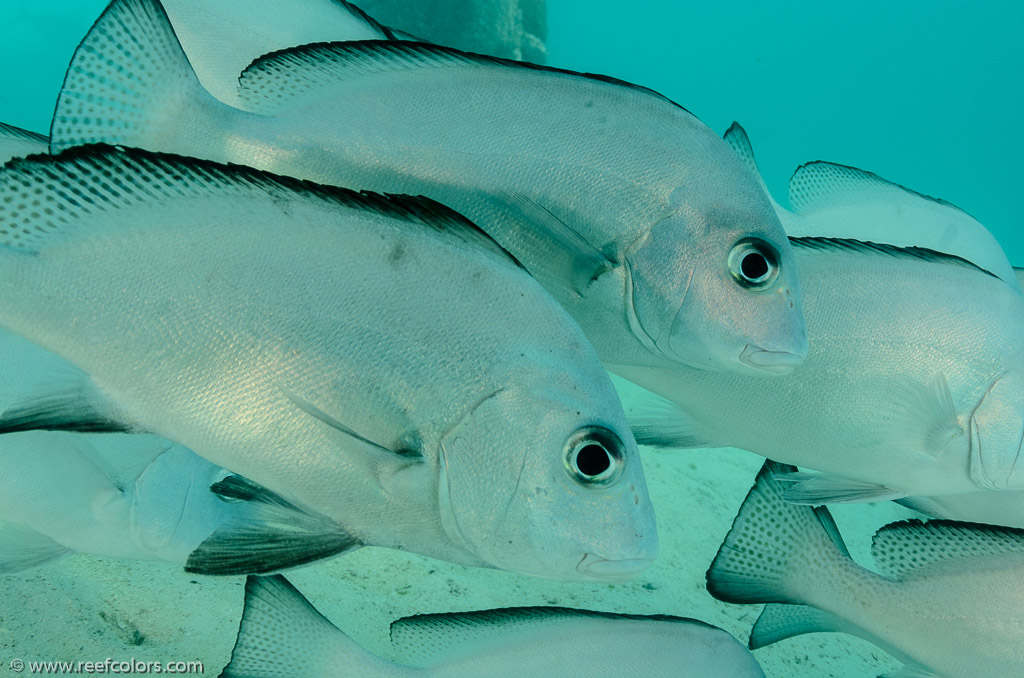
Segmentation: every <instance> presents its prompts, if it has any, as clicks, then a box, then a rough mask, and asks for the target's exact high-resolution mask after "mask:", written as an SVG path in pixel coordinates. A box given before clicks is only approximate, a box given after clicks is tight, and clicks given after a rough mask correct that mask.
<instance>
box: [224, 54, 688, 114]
mask: <svg viewBox="0 0 1024 678" xmlns="http://www.w3.org/2000/svg"><path fill="white" fill-rule="evenodd" d="M377 51H385V52H390V53H394V54H401V55H405V56H409V57H413V58H416V57H418V56H425V55H426V56H432V57H437V56H444V57H447V58H449V59H452V60H455V61H463V62H466V63H476V64H481V65H488V66H508V67H511V68H525V69H529V70H534V71H542V72H546V73H559V74H561V75H570V76H577V77H582V78H586V79H588V80H595V81H597V82H602V83H605V84H609V85H618V86H622V87H628V88H630V89H632V90H636V91H637V92H642V93H644V94H649V95H652V96H655V97H657V98H658V99H661V100H662V101H665V102H666V103H669V104H671V105H673V106H675V107H676V108H678V109H679V110H681V111H683V112H685V113H686V114H687V115H691V116H693V117H694V118H696V117H697V116H695V115H693V113H691V112H690V111H688V110H687V109H685V108H683V107H682V106H680V105H679V104H677V103H676V102H674V101H672V100H671V99H669V98H668V97H666V96H665V95H663V94H661V93H659V92H657V91H655V90H653V89H650V88H649V87H644V86H643V85H636V84H633V83H631V82H627V81H625V80H620V79H618V78H613V77H611V76H608V75H600V74H597V73H581V72H578V71H570V70H568V69H564V68H555V67H553V66H541V65H539V64H534V63H531V62H528V61H513V60H512V59H504V58H502V57H495V56H489V55H486V54H475V53H473V52H464V51H462V50H458V49H455V48H454V47H443V46H441V45H434V44H432V43H428V42H407V41H389V40H357V41H351V42H314V43H310V44H308V45H300V46H298V47H289V48H286V49H281V50H277V51H275V52H270V53H269V54H264V55H263V56H261V57H259V58H257V59H255V60H254V61H253V62H252V63H251V64H249V66H248V67H247V68H246V69H245V70H244V71H242V73H241V75H239V78H238V79H239V82H243V80H244V78H245V75H246V73H249V72H251V71H253V70H254V69H257V68H262V67H264V66H265V65H266V64H268V63H270V62H273V61H278V60H293V61H304V60H307V59H315V58H316V54H317V53H318V52H331V53H334V54H336V55H338V56H344V55H345V53H351V54H362V55H370V54H374V53H375V52H377Z"/></svg>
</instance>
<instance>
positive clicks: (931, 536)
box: [871, 518, 1024, 578]
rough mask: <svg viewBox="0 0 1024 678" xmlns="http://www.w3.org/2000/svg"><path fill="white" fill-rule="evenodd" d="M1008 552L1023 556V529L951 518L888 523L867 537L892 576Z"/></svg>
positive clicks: (873, 553)
mask: <svg viewBox="0 0 1024 678" xmlns="http://www.w3.org/2000/svg"><path fill="white" fill-rule="evenodd" d="M1011 553H1012V554H1017V555H1020V556H1024V530H1020V529H1014V528H1011V527H996V526H993V525H982V524H979V523H963V522H959V521H954V520H932V521H928V522H923V521H920V520H917V519H916V518H915V519H911V520H904V521H900V522H898V523H891V524H889V525H886V526H885V527H883V528H881V529H880V530H878V532H876V533H875V536H874V537H873V538H872V540H871V556H872V557H873V558H874V559H875V564H876V565H878V568H879V569H880V570H881V571H882V572H883V573H884V574H887V575H889V576H891V577H896V578H900V577H903V576H906V575H908V574H912V573H914V572H915V571H917V570H919V569H921V568H927V567H932V566H934V565H936V564H939V563H944V562H951V561H955V560H959V559H966V558H977V557H981V556H993V555H1004V554H1011Z"/></svg>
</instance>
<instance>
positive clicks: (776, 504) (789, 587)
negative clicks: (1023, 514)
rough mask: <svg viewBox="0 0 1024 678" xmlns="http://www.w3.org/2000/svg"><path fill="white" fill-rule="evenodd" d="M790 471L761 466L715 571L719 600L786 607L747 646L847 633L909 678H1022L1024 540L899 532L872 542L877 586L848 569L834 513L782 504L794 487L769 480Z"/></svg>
mask: <svg viewBox="0 0 1024 678" xmlns="http://www.w3.org/2000/svg"><path fill="white" fill-rule="evenodd" d="M792 470H793V469H791V468H787V467H782V466H780V465H775V464H773V462H768V463H766V464H765V467H764V468H763V469H762V471H761V473H760V474H759V475H758V478H757V481H756V483H755V485H754V487H753V489H751V491H750V493H749V494H748V495H747V498H746V500H745V501H744V503H743V506H742V507H741V508H740V511H739V514H738V515H737V517H736V520H735V521H734V523H733V527H732V529H731V530H730V532H729V534H728V536H727V537H726V539H725V542H724V544H723V546H722V548H721V549H720V550H719V552H718V556H717V557H716V558H715V561H714V562H713V563H712V565H711V567H710V569H709V570H708V590H709V591H711V593H712V595H714V596H715V597H716V598H719V599H720V600H725V601H728V602H739V603H755V602H757V603H760V602H767V603H786V604H787V605H773V604H769V605H768V606H767V607H766V608H765V612H764V615H763V618H762V619H761V620H759V621H758V623H757V625H755V627H754V630H753V631H752V634H751V642H750V644H751V647H761V646H762V645H765V644H768V643H770V642H775V641H776V640H780V639H782V638H787V637H789V636H793V635H797V634H800V633H808V632H811V631H826V630H830V631H846V632H849V633H854V634H856V635H859V636H861V637H863V638H865V639H867V640H870V641H871V642H874V643H875V644H877V645H879V646H880V647H882V648H884V649H886V650H887V651H888V652H890V653H892V654H893V655H894V656H896V657H897V658H899V659H901V660H902V661H904V662H907V663H908V664H910V666H908V667H907V669H906V672H907V675H920V676H943V677H944V678H957V677H959V676H965V677H966V676H986V677H992V678H995V677H997V676H1015V675H1021V673H1022V672H1024V649H1022V648H1024V643H1022V640H1024V635H1022V634H1024V631H1022V629H1024V615H1022V612H1021V610H1024V593H1022V592H1024V536H1022V533H1021V532H1019V531H1016V530H1008V529H998V528H987V527H984V526H973V525H970V524H962V523H954V522H950V521H939V522H937V523H921V522H920V521H906V522H902V523H894V524H892V525H888V526H886V527H884V528H882V529H881V530H879V532H878V533H877V534H876V535H875V539H874V542H873V546H872V555H873V557H874V558H875V561H876V564H877V565H878V566H879V567H880V568H881V570H882V572H883V574H882V575H879V574H876V573H874V572H871V571H870V570H867V569H864V568H862V567H860V566H859V565H857V564H856V563H855V562H854V561H853V560H852V559H851V558H850V556H849V553H848V551H847V550H846V547H845V546H844V545H843V543H842V540H841V538H840V537H839V536H838V530H837V529H836V527H835V523H834V522H833V521H832V519H831V516H830V515H829V514H828V511H827V509H824V508H819V509H813V508H811V507H809V506H800V505H795V504H790V503H788V502H786V501H785V500H783V494H784V493H785V491H786V483H785V482H784V481H781V480H779V479H778V478H774V477H773V474H774V473H780V472H781V473H785V472H787V471H792ZM783 477H784V476H783ZM796 606H812V607H813V608H815V609H813V610H810V609H806V608H801V607H796ZM914 670H916V671H917V673H913V671H914Z"/></svg>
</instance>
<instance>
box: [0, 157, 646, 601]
mask: <svg viewBox="0 0 1024 678" xmlns="http://www.w3.org/2000/svg"><path fill="white" fill-rule="evenodd" d="M0 201H2V203H0V204H7V205H10V206H11V207H10V208H9V209H5V210H3V211H0V245H2V246H0V306H2V307H3V310H2V311H0V326H2V327H3V328H5V329H6V330H8V331H9V332H12V333H16V334H19V335H21V336H23V337H24V338H26V339H27V340H28V341H31V342H33V343H35V344H37V345H39V346H40V347H42V348H43V349H46V350H48V351H51V352H53V353H55V354H57V355H59V356H60V357H62V358H64V359H65V360H66V361H67V362H68V363H70V364H71V365H72V366H74V368H75V369H73V370H71V369H69V370H67V371H65V372H64V373H63V374H62V375H60V376H59V378H57V379H55V383H54V384H53V385H51V386H50V387H49V388H47V389H40V390H39V395H38V396H37V397H36V398H35V399H32V400H24V401H22V402H20V403H19V404H18V405H17V406H16V407H8V408H7V409H6V410H5V411H4V412H3V413H2V414H0V432H3V433H14V432H19V431H24V430H69V431H83V430H89V431H93V432H99V431H111V432H117V431H135V432H146V433H153V434H155V435H159V436H161V437H163V438H166V439H168V440H170V441H172V442H175V443H177V444H179V445H182V446H184V447H187V448H188V449H190V450H193V451H194V452H195V453H197V454H199V455H200V456H202V457H204V458H206V459H207V460H209V461H210V462H212V463H214V464H217V465H219V466H222V467H224V468H227V469H230V470H231V471H232V472H234V473H236V474H238V475H241V476H243V477H245V478H247V479H248V480H250V481H252V482H254V483H256V484H258V485H260V486H263V487H265V488H267V489H268V490H270V491H272V492H275V493H276V494H277V495H279V496H281V497H282V498H283V499H284V500H285V501H288V502H290V503H292V504H294V505H295V506H298V507H301V508H303V509H305V510H308V511H311V512H316V513H318V514H321V515H324V516H326V517H327V518H330V519H331V520H334V521H336V522H337V523H338V524H339V525H341V526H343V527H344V529H345V530H346V533H347V537H348V541H347V543H348V549H354V548H358V547H359V546H362V545H375V546H383V547H389V548H396V549H402V550H407V551H413V552H416V553H420V554H422V555H428V556H433V557H436V558H440V559H443V560H450V561H452V562H456V563H459V564H463V565H470V566H478V567H493V568H501V569H507V570H512V571H516V572H520V573H523V574H533V575H535V576H541V577H547V578H552V579H562V580H584V581H595V580H596V581H620V580H623V579H627V578H630V577H632V576H634V575H635V574H637V573H638V572H640V571H642V570H643V569H644V568H646V567H648V566H649V565H650V564H651V562H652V561H653V559H654V557H655V556H656V554H657V532H656V529H655V523H654V513H653V509H652V507H651V502H650V497H649V496H648V493H647V486H646V483H645V480H644V476H643V469H642V465H641V461H640V457H639V454H638V450H637V447H636V443H635V441H634V440H633V437H632V435H631V433H630V430H629V427H628V425H627V423H626V421H625V416H624V414H623V412H622V407H621V404H620V403H619V401H618V398H617V396H616V393H615V390H614V388H613V386H612V384H611V381H610V378H609V377H608V374H607V373H606V372H605V371H604V369H603V368H602V366H601V363H600V361H599V359H598V357H597V355H596V353H595V352H594V351H593V348H592V347H591V346H590V345H589V343H588V342H587V340H586V338H585V337H584V335H583V333H582V332H581V331H580V329H579V327H578V326H577V325H576V324H575V323H574V322H573V321H572V319H571V317H570V316H569V315H568V314H567V313H565V311H564V310H563V309H562V308H561V307H560V306H559V305H558V304H557V303H556V302H555V301H554V300H553V299H552V298H551V297H550V295H548V294H547V293H546V292H544V290H543V288H542V287H540V285H538V284H537V283H536V281H534V280H533V279H532V278H531V277H530V276H529V274H528V273H527V272H526V271H524V270H523V269H522V268H521V267H519V266H518V265H517V264H516V262H515V260H514V258H513V257H511V256H510V255H509V254H508V253H507V252H505V251H504V250H502V249H501V248H500V247H499V246H498V245H496V244H495V243H494V242H493V241H492V240H490V239H489V238H488V237H487V236H486V234H484V233H483V232H482V231H480V230H479V229H477V228H476V227H475V226H474V225H473V224H472V223H471V222H469V221H467V220H466V219H465V218H463V217H462V216H461V215H459V214H457V213H455V212H453V211H451V210H449V209H447V208H445V207H443V206H442V205H440V204H438V203H436V202H433V201H430V200H428V199H425V198H414V197H408V196H390V197H389V196H383V195H379V194H372V193H365V192H364V193H356V192H354V191H350V190H347V189H341V188H336V187H330V186H322V185H317V184H312V183H309V182H302V181H298V180H295V179H290V178H287V177H279V176H274V175H270V174H267V173H265V172H261V171H258V170H254V169H251V168H245V167H238V166H235V167H231V166H225V165H219V164H215V163H210V162H207V161H202V160H197V159H191V158H182V157H178V156H168V155H162V154H154V153H149V152H146V151H141V150H138V149H125V148H120V149H118V148H111V147H82V148H78V149H72V150H69V151H65V152H63V153H61V154H59V155H57V156H33V157H32V158H31V159H21V160H14V161H12V162H10V163H8V164H7V165H6V166H5V167H4V168H3V170H2V171H0ZM264 527H266V528H268V529H269V530H270V531H271V532H274V533H276V532H277V531H278V530H277V526H274V525H268V526H261V525H259V524H255V525H248V526H246V527H245V529H244V530H242V531H240V532H239V533H232V532H227V533H223V534H216V535H214V536H215V537H216V539H213V540H212V541H210V542H208V543H204V546H203V549H202V553H200V554H198V555H196V557H195V558H190V560H191V561H192V563H191V565H192V568H193V571H200V572H204V571H207V572H215V573H219V574H225V573H232V572H245V571H250V572H251V571H257V570H253V569H252V568H253V567H254V564H253V561H254V560H256V559H260V558H262V559H263V562H262V564H261V568H262V569H264V570H265V571H273V570H276V569H283V568H286V567H289V566H291V565H290V564H289V563H291V562H293V561H294V559H296V558H298V559H303V558H304V559H306V560H307V561H308V559H309V558H310V557H311V555H310V554H309V553H306V554H303V553H301V549H299V550H297V551H296V552H294V553H289V554H285V555H284V556H282V555H281V554H278V553H276V552H275V551H274V548H273V544H272V543H268V540H267V535H266V534H265V533H264V530H263V528H264ZM310 548H311V549H314V548H316V547H315V545H311V547H310ZM332 550H333V552H334V553H338V552H340V551H341V550H342V549H340V548H339V547H338V545H337V543H334V545H333V546H332ZM314 555H315V554H314ZM236 565H239V567H236Z"/></svg>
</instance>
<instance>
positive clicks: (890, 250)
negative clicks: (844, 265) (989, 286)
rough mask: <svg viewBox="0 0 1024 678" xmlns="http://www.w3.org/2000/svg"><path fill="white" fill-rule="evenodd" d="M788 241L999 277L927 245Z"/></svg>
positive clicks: (810, 239)
mask: <svg viewBox="0 0 1024 678" xmlns="http://www.w3.org/2000/svg"><path fill="white" fill-rule="evenodd" d="M789 242H790V243H791V244H792V245H793V246H794V247H802V248H804V249H809V250H820V251H834V252H858V253H867V254H884V255H887V256H890V257H895V258H897V259H899V258H905V259H920V260H921V261H931V262H938V263H947V264H955V265H958V266H964V267H966V268H970V269H973V270H975V271H978V272H979V273H984V274H985V275H988V276H992V277H993V278H996V279H997V280H998V279H999V276H997V275H995V274H994V273H992V272H991V271H988V270H986V269H984V268H982V267H980V266H978V265H977V264H975V263H972V262H970V261H968V260H967V259H964V258H963V257H958V256H956V255H955V254H946V253H945V252H938V251H936V250H932V249H928V248H927V247H897V246H896V245H887V244H885V243H877V242H870V241H867V240H853V239H850V238H819V237H799V238H790V239H789Z"/></svg>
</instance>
